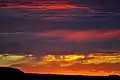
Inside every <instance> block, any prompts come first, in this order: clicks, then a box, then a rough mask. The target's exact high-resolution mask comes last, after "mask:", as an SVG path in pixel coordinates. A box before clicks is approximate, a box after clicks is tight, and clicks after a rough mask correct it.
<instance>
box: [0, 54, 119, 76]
mask: <svg viewBox="0 0 120 80" xmlns="http://www.w3.org/2000/svg"><path fill="white" fill-rule="evenodd" d="M0 59H1V61H0V66H9V67H15V68H18V69H20V70H22V71H24V72H28V73H29V72H30V73H40V74H63V75H90V76H108V75H114V74H117V75H120V71H119V65H120V64H119V63H120V53H112V54H105V53H93V54H88V55H83V54H82V53H77V54H71V55H70V54H69V55H67V54H62V55H60V54H59V55H52V54H48V55H45V56H41V57H35V56H34V55H10V54H8V55H6V56H4V54H3V55H2V54H1V55H0ZM107 66H111V67H107Z"/></svg>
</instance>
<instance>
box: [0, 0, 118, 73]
mask: <svg viewBox="0 0 120 80" xmlns="http://www.w3.org/2000/svg"><path fill="white" fill-rule="evenodd" d="M119 4H120V1H118V0H1V1H0V53H1V54H3V53H5V52H6V53H9V54H10V55H13V54H14V55H18V54H19V53H23V54H29V53H30V54H32V55H37V58H38V61H37V60H34V59H26V58H24V59H22V60H23V61H20V62H19V58H20V59H21V57H20V56H14V58H13V57H10V59H9V58H8V57H9V56H8V57H7V58H5V59H3V58H4V57H1V55H0V62H1V64H0V66H1V65H2V66H3V65H5V66H13V67H20V68H22V70H25V71H26V72H29V70H32V72H34V70H35V71H39V70H40V72H43V73H46V71H45V70H48V72H50V73H56V74H57V73H66V74H68V73H72V74H73V73H77V71H80V73H82V74H84V73H86V74H92V73H91V71H89V70H93V73H96V72H99V74H96V75H101V74H103V73H104V74H108V72H107V71H111V72H113V73H114V72H115V71H118V73H119V74H120V72H119V68H118V66H119V64H117V63H105V64H97V65H96V64H95V63H94V64H92V65H91V64H89V63H87V64H86V65H84V64H82V63H80V62H79V61H82V60H79V61H78V62H77V61H76V60H78V59H76V57H78V56H79V55H76V56H75V59H76V60H73V59H74V58H73V57H72V61H70V64H72V66H71V65H70V66H65V67H61V66H60V64H61V62H62V63H64V62H65V63H66V61H61V62H60V63H59V61H58V60H57V59H56V58H55V60H56V62H57V63H58V64H59V66H58V65H56V64H52V62H54V60H53V61H50V62H49V61H44V59H43V57H44V56H49V55H48V54H50V53H51V54H53V57H55V56H57V55H58V54H59V55H68V56H70V55H71V54H73V53H74V52H80V53H82V54H83V55H85V56H86V55H90V53H92V54H93V55H95V54H94V53H96V52H107V53H104V54H102V55H103V56H105V55H106V54H109V55H112V53H108V52H120V9H119V7H120V5H119ZM116 56H118V54H117V55H115V58H116ZM23 57H24V55H22V58H23ZM41 58H42V59H41ZM48 58H49V57H48ZM62 58H63V57H62ZM69 58H70V57H69ZM115 58H111V57H110V59H111V60H112V59H114V60H116V59H117V60H119V58H118V57H117V58H116V59H115ZM6 59H9V60H7V61H10V63H9V62H7V61H2V60H6ZM11 59H12V60H15V61H16V59H17V61H16V62H15V63H14V61H13V62H11ZM94 59H96V58H93V59H92V60H91V59H87V60H88V62H89V61H90V62H91V61H93V62H95V60H94ZM107 59H108V58H107ZM62 60H64V59H62ZM84 60H85V59H84ZM84 60H83V61H84ZM97 60H101V57H100V56H99V57H98V58H97ZM108 60H109V59H108ZM117 60H116V61H117ZM101 61H103V63H104V60H101ZM46 62H47V63H50V64H47V63H46ZM29 63H31V64H29ZM34 63H35V64H37V68H40V69H39V70H38V69H37V68H36V66H35V67H33V66H32V65H34ZM43 63H44V64H43ZM67 63H68V62H67ZM73 63H75V64H73ZM40 64H42V65H40ZM51 65H52V66H51ZM65 65H66V64H65ZM46 66H47V67H46ZM109 66H111V68H108V67H109ZM50 68H51V70H50ZM94 68H95V70H94ZM115 68H116V69H115ZM36 69H37V70H36ZM42 69H43V71H41V70H42ZM53 69H54V70H58V71H57V72H54V70H53ZM83 69H84V70H86V69H88V71H82V70H83ZM101 69H102V70H101ZM70 70H73V72H72V71H70ZM96 70H98V71H96ZM94 71H95V72H94ZM48 72H47V73H48ZM89 72H90V73H89ZM80 73H79V72H78V74H80ZM93 75H95V74H93Z"/></svg>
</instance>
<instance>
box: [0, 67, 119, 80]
mask: <svg viewBox="0 0 120 80" xmlns="http://www.w3.org/2000/svg"><path fill="white" fill-rule="evenodd" d="M84 79H87V80H97V79H98V80H120V76H117V75H110V76H101V77H100V76H82V75H81V76H80V75H79V76H78V75H50V74H32V73H24V72H22V71H20V70H18V69H15V68H9V67H0V80H84Z"/></svg>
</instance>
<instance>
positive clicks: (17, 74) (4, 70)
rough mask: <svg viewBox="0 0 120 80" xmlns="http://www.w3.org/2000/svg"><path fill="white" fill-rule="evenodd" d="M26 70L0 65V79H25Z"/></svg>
mask: <svg viewBox="0 0 120 80" xmlns="http://www.w3.org/2000/svg"><path fill="white" fill-rule="evenodd" d="M23 78H24V72H22V71H20V70H19V69H16V68H10V67H0V80H8V79H9V80H23Z"/></svg>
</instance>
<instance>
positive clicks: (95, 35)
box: [40, 30, 120, 42]
mask: <svg viewBox="0 0 120 80" xmlns="http://www.w3.org/2000/svg"><path fill="white" fill-rule="evenodd" d="M40 35H42V36H48V37H49V36H50V37H63V40H65V41H68V42H69V41H78V42H79V41H80V42H84V41H89V40H97V39H109V38H114V37H117V36H120V31H119V30H113V31H109V30H108V31H106V30H105V31H104V30H103V31H98V30H96V31H95V30H81V31H79V30H78V31H77V30H75V31H72V30H55V31H50V32H42V33H40Z"/></svg>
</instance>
